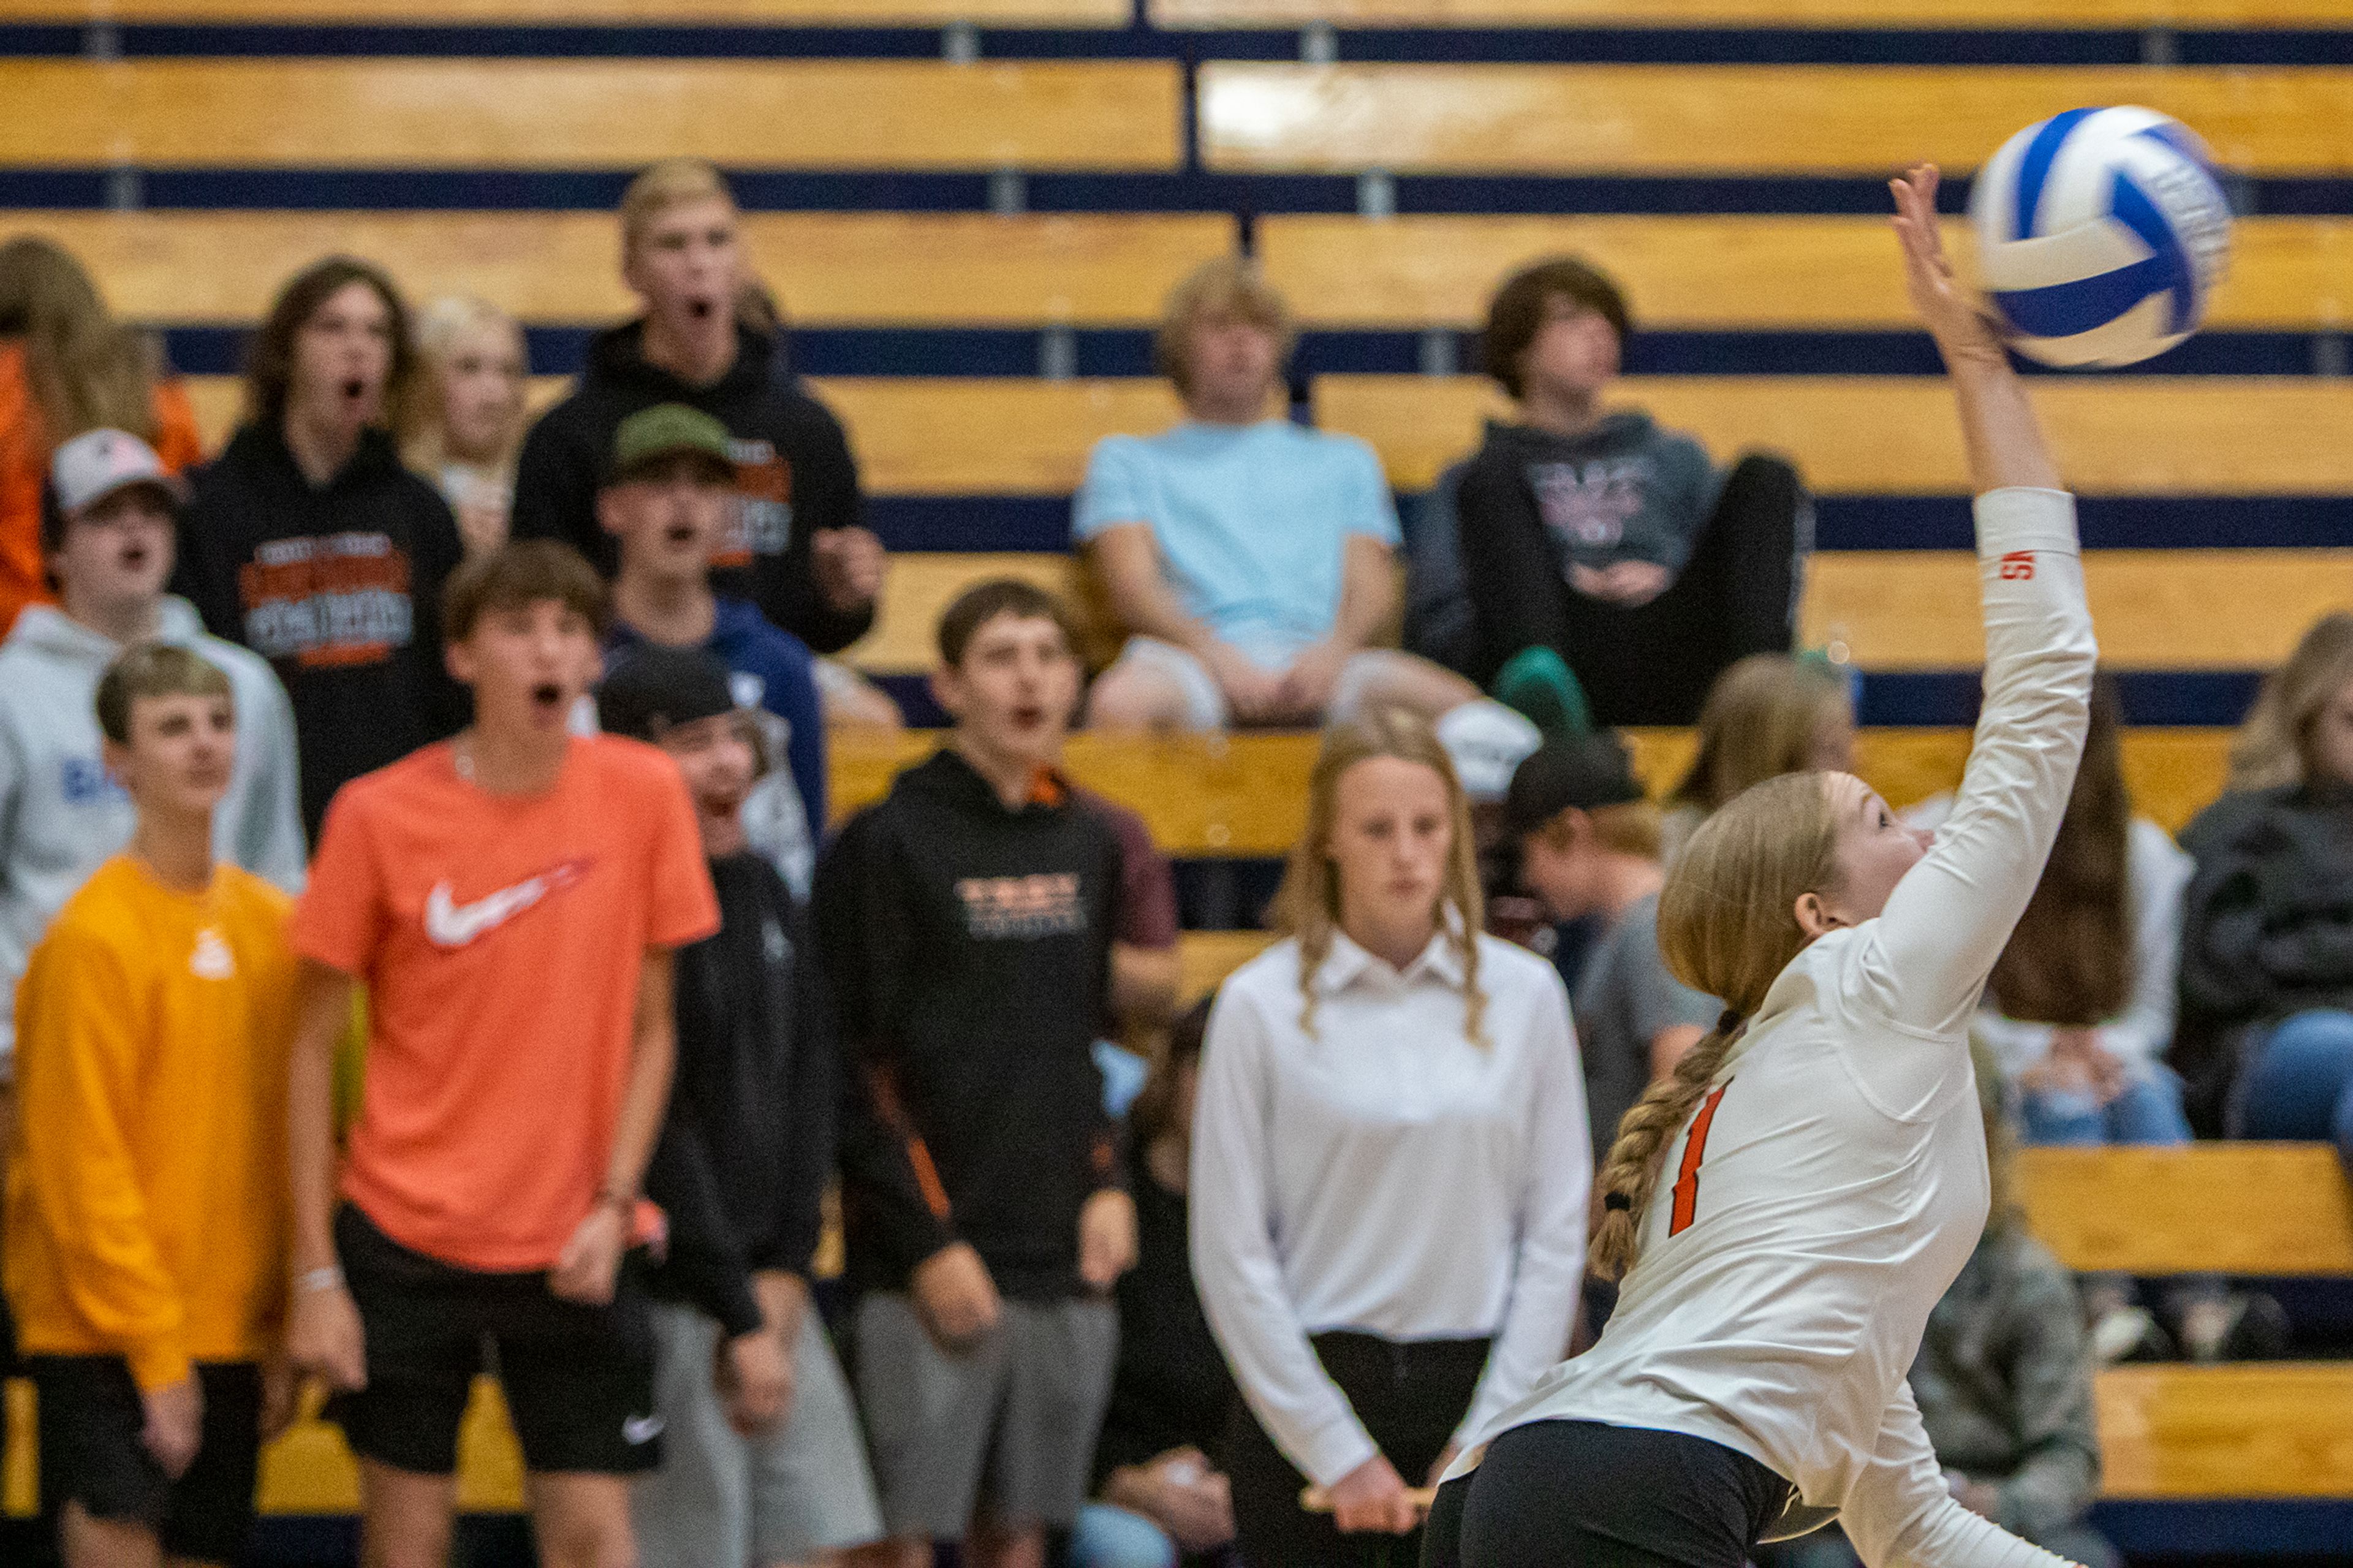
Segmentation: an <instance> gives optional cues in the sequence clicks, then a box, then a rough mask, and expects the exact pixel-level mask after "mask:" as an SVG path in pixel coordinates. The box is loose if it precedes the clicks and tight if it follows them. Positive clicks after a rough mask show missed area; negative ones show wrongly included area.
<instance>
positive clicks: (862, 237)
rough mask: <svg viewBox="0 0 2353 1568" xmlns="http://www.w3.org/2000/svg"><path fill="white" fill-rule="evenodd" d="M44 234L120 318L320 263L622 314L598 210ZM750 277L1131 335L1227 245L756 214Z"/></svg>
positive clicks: (848, 302) (1211, 230)
mask: <svg viewBox="0 0 2353 1568" xmlns="http://www.w3.org/2000/svg"><path fill="white" fill-rule="evenodd" d="M20 233H33V234H39V235H44V236H46V237H48V238H50V239H53V240H56V241H57V242H58V244H60V245H62V246H64V247H66V248H67V249H68V250H69V251H71V252H73V254H74V255H75V256H76V257H78V258H80V260H81V262H82V264H83V265H84V266H86V267H88V268H90V273H91V275H92V276H93V277H95V278H98V279H100V280H101V281H102V282H103V285H104V287H105V290H106V295H107V300H108V303H109V304H110V305H111V307H112V308H113V309H114V310H115V311H116V312H117V313H119V314H121V315H122V316H124V317H126V318H128V319H130V320H132V321H145V322H152V323H159V324H170V325H174V326H181V325H197V324H205V325H216V324H218V325H248V324H250V323H253V322H256V321H259V320H260V319H261V318H262V317H263V316H264V315H265V314H267V313H268V311H269V302H270V300H271V298H272V297H273V295H274V294H275V292H276V291H277V289H278V288H279V286H280V284H282V283H283V282H284V281H285V279H288V278H290V277H291V276H292V275H293V274H294V273H295V272H296V271H297V270H299V269H300V268H302V267H304V266H307V265H308V264H309V263H311V261H313V260H315V259H317V258H319V257H321V256H322V255H325V254H327V253H329V252H331V251H341V252H343V253H345V254H348V255H353V256H361V257H365V258H368V259H369V260H371V261H374V262H375V263H376V264H377V265H379V266H381V267H383V268H385V270H386V271H388V272H389V273H391V274H392V276H393V277H394V278H395V279H397V280H399V282H400V283H401V285H402V287H403V288H404V289H407V290H408V291H409V293H410V298H411V300H412V301H413V302H416V303H418V304H421V303H423V302H424V301H425V300H428V299H430V298H432V297H433V296H434V295H437V294H445V293H451V294H473V295H477V296H480V298H482V299H484V300H489V301H490V302H491V304H493V305H496V306H498V307H499V308H500V309H501V310H505V311H507V312H508V313H509V314H510V315H512V316H514V317H515V318H516V319H517V320H519V321H524V322H526V323H530V324H533V325H543V324H574V323H591V324H601V323H604V322H607V321H619V320H623V319H625V318H627V317H628V315H630V314H631V313H633V312H634V310H635V309H636V305H635V302H634V300H632V298H631V296H630V294H629V291H628V289H627V288H626V287H625V286H624V285H623V284H622V282H621V279H620V268H619V255H618V251H619V244H620V240H619V229H618V227H617V224H616V222H615V220H614V218H613V216H612V215H611V214H609V213H603V212H448V213H444V212H211V211H195V212H130V213H110V212H71V211H67V212H57V211H0V237H10V236H14V235H16V234H20ZM743 237H744V249H745V251H746V254H747V257H748V258H749V261H750V263H751V265H752V268H753V269H754V271H755V272H757V273H758V275H759V276H760V277H761V278H762V279H765V280H766V281H767V283H768V284H769V285H770V286H771V287H772V288H774V289H776V294H777V297H778V298H779V299H781V300H783V301H784V302H785V304H786V308H787V310H789V312H790V314H791V316H792V320H793V322H794V324H795V325H797V326H805V327H874V326H887V327H909V326H913V327H951V326H953V327H1007V326H1074V327H1111V326H1140V325H1143V324H1145V323H1148V322H1152V321H1156V320H1157V319H1158V317H1159V314H1160V305H1161V300H1163V299H1164V298H1165V297H1166V293H1167V291H1168V289H1170V288H1171V287H1172V286H1173V285H1174V284H1175V283H1176V280H1177V279H1180V278H1182V277H1183V276H1184V275H1185V274H1186V273H1187V272H1188V271H1190V270H1191V269H1192V268H1195V267H1196V266H1198V265H1199V264H1200V263H1201V262H1203V261H1206V260H1208V258H1211V257H1213V256H1219V255H1223V254H1225V253H1226V252H1228V251H1230V250H1231V249H1232V248H1233V247H1234V222H1233V219H1232V218H1230V217H1229V216H1225V215H1224V214H1222V213H1084V214H1037V213H1029V214H1020V215H1014V216H997V215H995V214H989V213H891V212H839V213H838V212H763V213H747V214H745V215H744V219H743Z"/></svg>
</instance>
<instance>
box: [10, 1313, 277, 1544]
mask: <svg viewBox="0 0 2353 1568" xmlns="http://www.w3.org/2000/svg"><path fill="white" fill-rule="evenodd" d="M24 1370H25V1373H26V1376H28V1377H30V1378H31V1379H32V1380H33V1397H34V1401H35V1403H36V1404H37V1406H38V1407H39V1415H38V1417H37V1422H36V1424H35V1430H36V1431H37V1434H38V1439H37V1440H38V1441H39V1443H40V1459H41V1464H40V1469H41V1517H42V1518H44V1519H48V1520H54V1519H57V1518H58V1517H59V1516H60V1515H61V1514H62V1513H63V1512H64V1510H65V1506H66V1504H67V1503H69V1502H77V1503H79V1504H80V1505H81V1507H82V1511H84V1512H85V1513H87V1514H89V1515H90V1517H91V1518H92V1519H103V1520H111V1521H115V1522H117V1523H122V1524H143V1525H145V1526H146V1527H147V1528H148V1529H149V1530H152V1531H154V1532H155V1535H156V1537H157V1539H159V1540H160V1541H161V1542H163V1543H164V1556H166V1557H190V1558H194V1559H195V1560H196V1561H197V1562H199V1563H234V1562H237V1560H238V1559H239V1558H241V1557H242V1556H243V1555H244V1553H245V1544H246V1537H247V1536H248V1535H250V1534H251V1533H252V1532H253V1484H254V1476H255V1473H256V1471H257V1470H258V1469H259V1465H260V1457H261V1372H260V1369H259V1368H258V1367H256V1366H254V1365H253V1364H252V1363H248V1362H212V1363H203V1364H201V1365H199V1366H198V1367H197V1368H196V1384H197V1386H198V1388H200V1389H201V1390H202V1391H203V1393H204V1399H205V1414H204V1425H203V1427H202V1429H201V1430H202V1441H201V1446H200V1447H198V1448H197V1449H196V1457H195V1462H193V1463H192V1464H190V1465H189V1466H188V1468H187V1471H186V1473H185V1474H184V1475H183V1476H181V1477H180V1479H178V1480H176V1481H174V1480H173V1479H170V1478H169V1477H167V1476H165V1475H164V1468H163V1467H162V1466H161V1465H159V1464H157V1463H156V1462H155V1458H154V1456H153V1455H152V1454H150V1453H149V1452H148V1451H147V1445H146V1443H145V1442H144V1441H142V1436H143V1434H144V1433H145V1432H146V1429H147V1407H146V1405H145V1404H144V1403H143V1402H142V1400H141V1399H140V1397H139V1385H138V1384H136V1383H134V1382H132V1377H131V1368H130V1366H129V1365H128V1364H127V1363H125V1362H124V1361H123V1359H122V1358H121V1356H111V1355H28V1356H26V1358H25V1360H24Z"/></svg>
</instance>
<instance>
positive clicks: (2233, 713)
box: [1855, 669, 2263, 729]
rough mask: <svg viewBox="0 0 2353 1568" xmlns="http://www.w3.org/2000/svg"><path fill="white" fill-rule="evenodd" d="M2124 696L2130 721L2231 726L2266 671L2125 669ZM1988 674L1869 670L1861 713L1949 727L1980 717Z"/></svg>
mask: <svg viewBox="0 0 2353 1568" xmlns="http://www.w3.org/2000/svg"><path fill="white" fill-rule="evenodd" d="M2115 674H2116V695H2117V697H2118V699H2119V700H2121V701H2122V702H2123V704H2124V710H2125V722H2126V723H2127V724H2153V725H2160V726H2168V727H2172V726H2191V727H2197V726H2212V727H2228V726H2231V725H2234V724H2236V723H2238V722H2239V721H2240V720H2242V719H2243V718H2245V717H2246V716H2247V709H2248V708H2249V707H2250V706H2251V705H2253V702H2254V700H2255V689H2256V687H2257V686H2258V685H2260V684H2261V683H2262V680H2263V676H2262V674H2261V672H2259V671H2256V670H2238V669H2211V670H2209V669H2182V670H2174V669H2120V670H2117V671H2116V672H2115ZM1979 681H1980V676H1979V673H1978V671H1977V670H1974V669H1957V670H1903V671H1892V670H1881V671H1873V670H1865V671H1864V672H1863V675H1862V683H1861V684H1862V692H1861V694H1860V695H1859V696H1858V698H1857V699H1856V701H1855V719H1856V721H1858V722H1860V723H1862V724H1865V725H1898V726H1926V727H1929V728H1937V729H1949V728H1954V727H1964V728H1965V727H1967V726H1968V725H1971V724H1974V723H1976V722H1977V717H1978V700H1979V697H1980V695H1981V688H1980V685H1979Z"/></svg>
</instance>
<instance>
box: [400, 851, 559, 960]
mask: <svg viewBox="0 0 2353 1568" xmlns="http://www.w3.org/2000/svg"><path fill="white" fill-rule="evenodd" d="M587 868H588V862H587V861H586V860H566V861H565V862H564V863H563V864H562V865H560V866H554V867H551V868H548V869H547V870H544V871H542V872H540V873H539V874H538V875H537V876H535V877H526V878H524V879H522V881H520V882H517V883H515V884H514V885H513V886H512V887H507V888H501V889H499V890H498V891H497V892H494V893H485V894H483V895H482V896H481V897H480V898H479V899H476V900H474V901H473V902H471V903H470V904H461V903H459V902H457V901H456V900H455V898H454V896H453V895H452V894H451V893H450V891H449V884H448V880H447V879H444V880H441V881H438V882H436V883H434V884H433V889H432V891H430V892H428V893H427V894H426V895H425V935H426V939H427V941H429V942H432V943H433V945H434V946H436V947H464V946H465V945H466V944H467V943H468V942H473V941H474V940H476V939H477V938H479V937H480V936H481V935H482V934H483V933H484V932H486V931H494V930H496V929H497V928H498V927H500V926H502V925H504V924H506V922H507V921H511V920H512V919H514V918H515V916H517V915H519V914H521V913H522V911H523V910H527V909H529V908H531V907H532V906H533V904H535V903H538V902H539V901H540V900H543V899H544V898H546V897H547V896H548V895H549V894H550V893H553V892H554V891H556V890H557V889H560V888H565V887H568V886H570V885H571V884H572V883H574V882H576V881H578V880H579V879H580V877H581V874H582V873H583V872H585V871H586V870H587Z"/></svg>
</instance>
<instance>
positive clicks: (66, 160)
mask: <svg viewBox="0 0 2353 1568" xmlns="http://www.w3.org/2000/svg"><path fill="white" fill-rule="evenodd" d="M1181 91H1182V79H1181V76H1180V74H1179V68H1178V67H1177V65H1176V62H1174V61H1169V60H1023V61H976V62H972V63H969V64H957V63H948V62H944V61H936V60H804V59H761V60H741V59H672V58H639V59H625V60H607V59H523V58H506V59H485V58H448V59H427V58H386V57H377V58H366V57H348V58H235V59H178V58H138V59H130V60H121V61H113V62H108V63H90V62H85V61H81V60H59V59H26V58H15V59H8V60H0V103H5V104H7V105H8V106H9V111H8V113H7V114H6V115H5V116H0V165H15V166H27V165H31V166H38V165H64V166H75V165H80V166H97V167H110V166H130V167H138V168H153V169H164V168H173V169H185V168H203V167H214V166H262V167H271V168H343V169H348V168H407V169H449V168H456V169H479V168H502V169H626V168H631V167H635V166H638V165H640V164H644V163H652V162H654V161H655V160H657V159H660V158H672V157H700V158H708V159H710V160H712V162H714V163H723V164H725V165H726V166H727V167H729V168H733V169H828V170H856V169H876V170H881V169H895V170H945V169H965V170H977V171H982V172H990V171H996V170H1002V169H1025V170H1053V169H1067V170H1160V171H1167V170H1173V169H1176V167H1178V166H1179V164H1180V163H1181V161H1182V157H1183V148H1182V144H1181V137H1180V131H1181V124H1180V122H1181V120H1182V110H1181V105H1180V101H1179V94H1180V92H1181Z"/></svg>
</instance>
